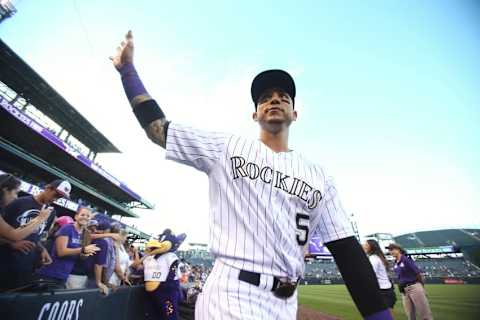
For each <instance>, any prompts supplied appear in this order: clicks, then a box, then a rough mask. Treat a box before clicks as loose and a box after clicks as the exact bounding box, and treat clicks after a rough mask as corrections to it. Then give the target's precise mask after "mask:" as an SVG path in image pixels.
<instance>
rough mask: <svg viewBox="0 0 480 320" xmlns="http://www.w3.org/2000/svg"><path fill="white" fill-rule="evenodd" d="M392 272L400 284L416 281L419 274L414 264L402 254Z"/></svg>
mask: <svg viewBox="0 0 480 320" xmlns="http://www.w3.org/2000/svg"><path fill="white" fill-rule="evenodd" d="M393 270H394V271H395V274H396V275H397V279H398V282H399V283H400V284H405V283H410V282H415V281H417V274H420V273H421V271H420V269H418V267H417V265H416V264H415V262H413V260H412V259H410V258H407V257H406V256H405V255H403V254H402V256H401V257H400V260H399V261H397V262H395V265H394V266H393Z"/></svg>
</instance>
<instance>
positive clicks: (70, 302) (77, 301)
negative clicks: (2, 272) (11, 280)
mask: <svg viewBox="0 0 480 320" xmlns="http://www.w3.org/2000/svg"><path fill="white" fill-rule="evenodd" d="M22 306H28V308H22ZM145 312H146V310H145V289H144V287H143V286H134V287H120V288H118V289H117V290H115V291H114V292H112V293H110V294H109V295H106V296H105V295H102V294H101V293H100V292H99V290H98V289H85V290H58V291H51V292H45V293H11V294H1V295H0V319H2V320H18V319H37V320H105V319H115V320H144V319H145ZM147 312H148V311H147ZM189 319H193V308H191V307H188V306H186V305H182V306H180V320H189Z"/></svg>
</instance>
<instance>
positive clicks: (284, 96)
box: [253, 89, 297, 131]
mask: <svg viewBox="0 0 480 320" xmlns="http://www.w3.org/2000/svg"><path fill="white" fill-rule="evenodd" d="M253 119H254V120H255V121H258V123H259V124H260V126H261V127H262V128H263V129H265V130H267V131H280V130H282V129H284V128H288V127H289V126H290V124H291V123H292V121H295V120H296V119H297V112H296V111H295V110H293V101H292V99H291V98H290V96H289V95H288V93H286V92H285V91H283V90H281V89H269V90H266V91H265V92H264V93H262V95H261V96H260V98H259V99H258V103H257V111H256V112H254V113H253Z"/></svg>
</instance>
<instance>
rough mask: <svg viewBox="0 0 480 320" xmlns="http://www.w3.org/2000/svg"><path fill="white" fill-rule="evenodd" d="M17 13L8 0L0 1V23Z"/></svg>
mask: <svg viewBox="0 0 480 320" xmlns="http://www.w3.org/2000/svg"><path fill="white" fill-rule="evenodd" d="M16 12H17V9H15V7H14V6H13V4H12V2H10V0H0V23H2V22H3V21H4V20H5V19H7V18H10V17H11V16H13V15H14V14H15V13H16Z"/></svg>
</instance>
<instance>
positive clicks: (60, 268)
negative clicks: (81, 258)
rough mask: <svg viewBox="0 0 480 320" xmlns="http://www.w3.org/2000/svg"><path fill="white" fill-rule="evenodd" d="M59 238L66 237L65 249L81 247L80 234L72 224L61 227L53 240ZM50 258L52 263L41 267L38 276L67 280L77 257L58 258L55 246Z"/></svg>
mask: <svg viewBox="0 0 480 320" xmlns="http://www.w3.org/2000/svg"><path fill="white" fill-rule="evenodd" d="M60 236H66V237H68V243H67V248H70V249H75V248H80V247H81V246H82V242H81V240H80V234H79V233H78V231H77V230H76V229H75V227H74V225H73V224H66V225H64V226H63V227H61V228H60V229H59V230H58V231H57V233H56V235H55V238H57V237H60ZM51 257H52V260H53V262H52V263H51V264H49V265H46V266H44V267H42V268H41V269H40V270H38V271H37V273H38V274H39V275H42V276H46V277H50V278H55V279H60V280H67V278H68V275H69V274H70V272H71V271H72V269H73V266H74V264H75V261H76V260H77V258H78V256H77V255H71V256H64V257H59V256H58V255H57V247H56V245H54V246H53V249H52V252H51Z"/></svg>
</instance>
